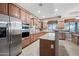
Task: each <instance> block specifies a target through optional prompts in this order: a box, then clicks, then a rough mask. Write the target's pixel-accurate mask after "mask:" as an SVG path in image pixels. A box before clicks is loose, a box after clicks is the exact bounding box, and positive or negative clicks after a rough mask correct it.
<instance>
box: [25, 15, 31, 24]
mask: <svg viewBox="0 0 79 59" xmlns="http://www.w3.org/2000/svg"><path fill="white" fill-rule="evenodd" d="M26 17H27V24H30V20H31V18H30V15H29V14H27V15H26Z"/></svg>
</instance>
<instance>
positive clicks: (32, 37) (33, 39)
mask: <svg viewBox="0 0 79 59" xmlns="http://www.w3.org/2000/svg"><path fill="white" fill-rule="evenodd" d="M36 39H37V38H36V34H32V35H31V43H32V42H34V41H35V40H36Z"/></svg>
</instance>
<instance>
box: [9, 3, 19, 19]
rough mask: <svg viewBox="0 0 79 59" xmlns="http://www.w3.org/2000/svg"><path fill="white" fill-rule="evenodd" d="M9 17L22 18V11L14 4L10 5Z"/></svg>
mask: <svg viewBox="0 0 79 59" xmlns="http://www.w3.org/2000/svg"><path fill="white" fill-rule="evenodd" d="M9 15H10V16H13V17H16V18H20V9H19V8H18V7H17V6H16V5H14V4H9Z"/></svg>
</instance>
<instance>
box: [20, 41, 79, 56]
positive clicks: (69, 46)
mask: <svg viewBox="0 0 79 59" xmlns="http://www.w3.org/2000/svg"><path fill="white" fill-rule="evenodd" d="M60 46H64V47H65V48H63V50H62V51H65V52H64V53H63V52H62V51H61V50H60V49H61V47H60ZM59 51H60V52H59V56H68V55H69V56H79V46H77V45H75V44H73V43H71V42H70V41H68V40H65V41H64V40H59ZM67 53H68V54H67ZM19 56H39V40H37V41H36V42H34V43H32V44H31V45H29V46H28V47H26V48H24V49H23V50H22V53H21V54H20V55H19Z"/></svg>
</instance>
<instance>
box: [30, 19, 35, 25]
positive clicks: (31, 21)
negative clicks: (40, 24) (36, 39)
mask: <svg viewBox="0 0 79 59" xmlns="http://www.w3.org/2000/svg"><path fill="white" fill-rule="evenodd" d="M33 20H34V18H31V20H30V24H31V25H32V26H33V24H34V22H33Z"/></svg>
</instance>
